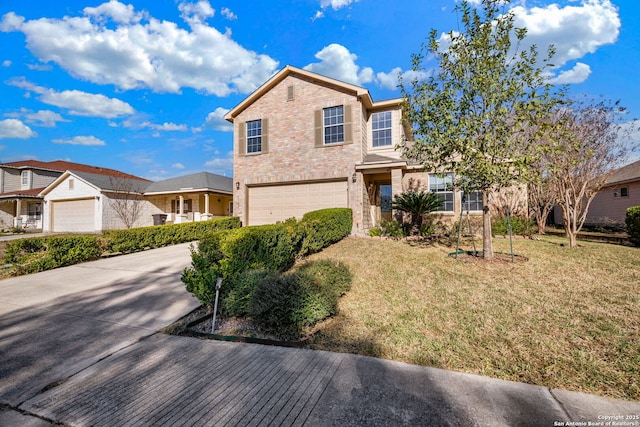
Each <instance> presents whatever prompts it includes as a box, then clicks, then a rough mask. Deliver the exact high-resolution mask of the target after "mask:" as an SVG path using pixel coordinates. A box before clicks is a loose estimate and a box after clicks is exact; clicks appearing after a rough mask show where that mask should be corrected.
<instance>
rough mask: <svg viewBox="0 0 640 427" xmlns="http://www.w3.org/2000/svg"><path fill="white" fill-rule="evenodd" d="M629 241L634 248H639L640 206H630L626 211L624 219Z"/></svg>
mask: <svg viewBox="0 0 640 427" xmlns="http://www.w3.org/2000/svg"><path fill="white" fill-rule="evenodd" d="M625 223H626V224H627V234H629V241H630V242H631V244H632V245H634V246H640V206H632V207H630V208H628V209H627V216H626V218H625Z"/></svg>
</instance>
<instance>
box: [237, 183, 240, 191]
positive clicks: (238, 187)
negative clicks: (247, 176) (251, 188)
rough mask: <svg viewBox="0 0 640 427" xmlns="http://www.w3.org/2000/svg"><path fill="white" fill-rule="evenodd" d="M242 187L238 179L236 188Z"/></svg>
mask: <svg viewBox="0 0 640 427" xmlns="http://www.w3.org/2000/svg"><path fill="white" fill-rule="evenodd" d="M239 189H240V181H236V190H239Z"/></svg>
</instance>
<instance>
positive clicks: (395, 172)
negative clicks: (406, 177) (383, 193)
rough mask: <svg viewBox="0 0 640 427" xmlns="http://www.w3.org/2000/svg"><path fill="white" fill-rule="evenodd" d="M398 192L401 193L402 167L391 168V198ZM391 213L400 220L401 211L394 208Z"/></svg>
mask: <svg viewBox="0 0 640 427" xmlns="http://www.w3.org/2000/svg"><path fill="white" fill-rule="evenodd" d="M399 194H402V169H391V200H393V198H394V197H395V196H396V195H399ZM392 215H393V217H394V218H397V219H398V220H399V221H401V220H402V213H400V212H398V211H396V210H394V211H393V212H392Z"/></svg>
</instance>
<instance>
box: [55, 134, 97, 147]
mask: <svg viewBox="0 0 640 427" xmlns="http://www.w3.org/2000/svg"><path fill="white" fill-rule="evenodd" d="M51 142H53V143H54V144H69V145H85V146H101V145H106V143H105V142H104V141H103V140H101V139H99V138H96V137H95V136H75V137H73V138H71V139H54V140H52V141H51Z"/></svg>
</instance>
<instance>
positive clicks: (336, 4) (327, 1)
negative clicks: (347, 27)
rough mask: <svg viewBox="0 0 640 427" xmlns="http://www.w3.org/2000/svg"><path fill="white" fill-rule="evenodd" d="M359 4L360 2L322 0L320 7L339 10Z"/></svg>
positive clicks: (353, 0)
mask: <svg viewBox="0 0 640 427" xmlns="http://www.w3.org/2000/svg"><path fill="white" fill-rule="evenodd" d="M357 2H358V0H320V7H321V8H323V9H326V8H328V7H331V8H332V9H333V10H338V9H342V8H343V7H347V6H349V5H350V4H351V3H357Z"/></svg>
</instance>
